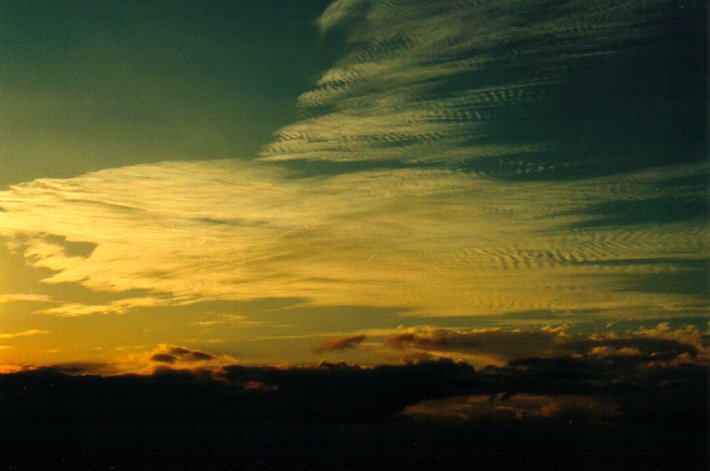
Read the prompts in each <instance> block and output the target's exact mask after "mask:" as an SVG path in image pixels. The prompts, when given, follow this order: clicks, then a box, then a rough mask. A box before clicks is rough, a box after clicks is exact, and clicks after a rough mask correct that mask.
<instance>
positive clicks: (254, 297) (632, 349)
mask: <svg viewBox="0 0 710 471" xmlns="http://www.w3.org/2000/svg"><path fill="white" fill-rule="evenodd" d="M704 8H705V7H704V5H703V4H702V2H699V1H676V0H673V1H671V0H630V1H626V2H617V1H606V0H601V1H596V2H588V1H582V0H570V1H565V2H549V1H543V0H502V1H485V0H484V1H453V0H443V1H429V0H411V1H405V2H400V1H394V0H384V1H368V0H336V1H333V2H326V1H307V2H306V1H302V2H300V1H299V2H296V1H294V2H279V1H276V0H269V1H262V2H248V1H230V2H216V1H214V2H213V1H196V0H195V1H191V0H180V1H170V2H167V1H165V2H163V1H155V2H134V1H129V0H125V1H109V2H90V1H84V0H71V1H69V0H67V1H61V2H47V1H39V0H32V1H25V2H14V1H0V101H1V102H2V103H3V106H2V107H1V109H0V268H1V269H0V365H1V367H2V371H5V372H17V371H25V370H31V369H33V368H38V367H47V366H50V367H51V366H55V367H56V366H59V367H62V368H79V369H80V370H81V371H85V372H90V373H96V374H103V375H115V374H121V373H142V374H150V373H153V372H156V371H158V370H160V369H161V368H163V369H164V368H174V369H184V370H186V371H188V370H189V371H195V370H196V369H206V370H210V371H221V372H222V373H221V374H225V375H227V376H228V373H225V371H226V372H229V371H232V370H228V369H225V368H238V367H237V366H235V365H246V366H243V367H244V368H246V367H247V366H249V367H253V368H257V367H261V368H271V367H279V368H289V367H291V368H295V367H302V368H309V367H313V366H314V365H318V364H320V363H321V362H323V361H327V362H340V361H344V362H346V363H348V364H353V365H359V366H358V368H359V367H360V366H362V367H374V366H375V365H380V366H378V368H384V367H385V366H386V365H391V366H392V367H394V365H403V364H408V363H411V362H417V361H422V360H439V361H454V362H458V363H456V364H457V365H462V364H466V365H471V366H472V367H474V368H485V367H487V366H488V367H497V368H512V367H513V366H514V365H518V366H519V365H521V364H523V363H515V362H524V361H529V359H530V358H536V359H538V360H539V361H552V359H553V358H560V357H569V358H576V359H578V360H579V359H583V360H584V361H589V362H597V363H598V362H601V360H604V361H612V362H613V361H621V360H620V359H627V360H628V359H633V360H634V361H636V362H637V364H638V365H646V366H648V365H649V364H654V365H656V366H658V365H661V366H664V365H665V366H668V367H670V366H677V365H696V366H697V365H706V364H707V335H708V334H707V333H708V320H709V319H710V318H709V317H708V296H709V295H710V288H709V284H708V276H709V272H708V267H709V259H708V253H709V252H708V248H709V247H708V245H709V243H708V241H709V240H710V239H709V238H708V211H709V207H708V194H707V188H708V187H707V183H708V163H707V98H708V96H707V88H708V87H707V63H706V57H707V44H706V32H705V28H706V21H705V20H706V18H705V11H704ZM580 361H581V360H580ZM629 361H630V360H629ZM597 363H594V364H595V365H597ZM511 365H513V366H511ZM525 368H528V367H527V366H526V367H525ZM254 371H261V370H254ZM269 371H271V370H269ZM279 371H280V370H279ZM294 371H300V370H294ZM378 371H383V370H378ZM387 371H389V370H387ZM526 371H527V370H526ZM624 371H626V370H624ZM255 374H256V373H255ZM259 374H261V373H259ZM294 374H295V373H294ZM257 376H258V375H257ZM272 379H273V378H272ZM260 381H261V380H260ZM274 381H276V382H277V383H278V381H280V380H278V379H277V380H274ZM464 389H465V388H464ZM524 392H525V391H524ZM525 393H526V394H528V396H521V397H522V399H520V401H522V403H524V404H526V405H525V407H528V406H529V405H530V404H538V405H539V406H540V408H541V409H540V410H543V409H544V407H546V406H547V405H549V404H547V405H546V403H544V404H543V402H544V401H543V402H540V401H541V400H540V399H539V396H535V395H534V394H532V393H531V392H530V391H527V392H525ZM531 394H532V395H531ZM419 399H426V398H424V397H422V398H419ZM578 400H579V399H572V400H571V401H572V403H574V401H578ZM460 401H461V400H459V402H458V403H452V402H449V403H446V404H443V405H442V404H441V403H437V404H434V405H432V404H429V405H427V404H424V405H420V406H418V409H416V410H414V411H413V412H412V411H410V412H412V413H416V414H421V415H427V414H431V413H433V412H432V411H435V412H436V414H444V415H445V413H444V412H442V410H447V411H450V410H457V411H458V412H457V413H464V412H465V413H480V409H481V407H479V405H478V404H479V403H480V401H479V399H475V398H474V399H470V400H469V402H466V403H462V402H460ZM477 401H478V402H477ZM526 401H527V402H526ZM536 401H537V402H536ZM454 402H455V401H454ZM541 404H542V405H541ZM402 407H404V405H401V407H400V409H401V408H402ZM530 407H532V406H530ZM535 407H537V406H535ZM462 410H463V411H464V412H461V411H462ZM472 411H473V412H472ZM476 411H478V412H476Z"/></svg>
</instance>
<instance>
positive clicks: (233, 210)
mask: <svg viewBox="0 0 710 471" xmlns="http://www.w3.org/2000/svg"><path fill="white" fill-rule="evenodd" d="M698 172H701V173H702V172H703V169H702V166H697V165H691V164H689V165H679V166H675V167H673V168H672V172H670V173H669V172H668V171H667V169H662V168H661V169H648V170H639V171H637V172H632V173H628V174H626V175H625V176H624V178H623V185H622V184H621V179H620V178H618V177H615V176H607V177H597V178H593V179H588V180H585V181H581V182H580V181H578V182H568V181H559V182H547V183H544V184H542V183H538V182H524V181H518V182H507V183H501V182H497V181H493V180H490V179H487V178H485V177H480V176H476V175H472V174H469V173H466V172H462V171H456V170H447V169H434V168H429V169H400V170H372V171H362V172H358V173H353V174H343V175H335V176H311V177H304V176H301V177H300V178H293V177H294V176H296V175H295V174H294V172H293V171H288V170H285V169H282V168H277V167H274V166H271V165H268V164H263V163H249V162H243V161H238V160H227V161H208V162H192V163H185V162H181V163H177V162H176V163H169V162H168V163H161V164H155V165H141V166H134V167H123V168H117V169H107V170H103V171H100V172H95V173H91V174H86V175H83V176H79V177H76V178H71V179H40V180H35V181H33V182H28V183H24V184H21V185H16V186H13V187H12V188H10V189H9V190H8V191H5V192H0V204H2V206H3V207H4V208H5V211H4V212H2V213H0V236H2V238H3V240H4V242H5V243H6V245H7V246H8V247H9V248H10V249H11V250H13V251H16V252H20V253H22V254H24V256H25V260H26V263H27V264H28V265H31V266H34V267H41V268H47V269H50V270H52V272H53V274H51V275H50V276H48V277H47V278H45V279H44V280H43V281H44V283H80V284H82V285H83V286H85V287H86V288H89V289H92V290H94V291H107V292H121V291H126V290H143V292H142V294H141V295H140V296H136V295H135V294H133V293H135V291H134V292H133V293H129V294H126V296H125V297H123V298H120V297H119V299H117V300H114V301H111V302H109V303H108V304H99V305H84V304H77V303H75V302H64V303H61V302H60V301H61V300H58V299H55V300H54V301H57V304H56V305H55V306H53V307H50V308H44V310H43V311H42V312H44V313H46V314H52V315H64V316H75V315H88V314H97V313H119V314H120V313H124V312H129V311H131V310H135V309H141V308H150V307H154V306H167V305H179V304H190V303H197V302H203V301H214V300H249V299H258V298H264V297H284V298H300V299H307V300H308V301H309V302H311V303H313V304H316V305H344V304H349V305H352V304H358V305H370V306H385V307H392V306H397V307H407V308H409V309H411V310H412V311H415V312H422V313H427V314H433V315H438V314H442V315H471V314H473V315H485V314H500V313H504V312H510V311H520V310H534V309H580V308H590V309H594V308H603V309H605V310H606V311H607V312H615V315H622V314H620V313H623V315H636V314H634V313H637V312H647V313H649V315H650V314H653V313H657V312H659V311H663V312H668V311H674V310H678V309H681V308H682V307H683V306H685V305H687V304H689V303H691V302H693V300H694V299H697V297H694V296H693V295H692V293H691V294H689V293H686V292H667V291H664V290H662V289H661V290H649V289H647V288H645V287H643V286H642V287H641V288H638V289H640V290H641V291H644V293H643V296H639V294H638V292H637V291H634V289H619V285H620V284H623V282H624V280H629V279H635V278H634V277H638V276H646V275H654V276H659V275H664V274H665V273H668V274H669V275H670V274H677V273H682V272H683V270H685V264H686V263H687V262H688V261H693V260H699V259H702V258H703V257H704V253H705V251H706V248H707V239H706V238H705V237H704V236H705V232H704V225H703V223H702V221H693V220H686V221H675V222H674V223H669V224H664V225H663V226H658V225H648V224H646V225H634V226H623V227H617V226H604V227H594V228H585V229H583V230H580V229H579V228H578V227H577V226H575V224H578V223H579V222H581V221H584V220H586V219H587V218H588V217H589V216H588V215H585V214H584V213H583V212H580V211H578V210H579V209H580V208H584V207H586V206H587V205H589V204H592V203H594V202H603V201H608V200H609V199H610V198H613V199H628V200H635V199H643V198H646V197H649V195H658V194H661V195H662V194H664V191H665V192H669V191H672V192H673V194H675V195H681V194H684V192H687V193H688V194H689V195H691V196H692V195H693V194H694V193H693V191H694V190H693V189H692V188H686V187H684V186H683V185H682V184H676V185H674V186H672V188H671V187H669V186H668V185H665V186H664V185H662V183H663V182H664V181H666V180H667V179H669V178H672V179H677V178H678V176H679V175H680V176H683V175H685V176H686V177H687V178H692V177H693V176H695V175H698ZM669 175H670V176H669ZM137 188H140V191H136V189H137ZM531 195H534V198H532V197H531ZM48 208H51V211H48ZM62 241H65V242H66V243H67V244H74V243H85V244H90V246H91V247H93V249H92V250H91V251H87V252H85V253H77V252H75V251H74V252H72V251H70V250H68V249H67V247H66V246H65V245H63V242H62ZM87 246H88V245H87ZM42 299H44V298H42Z"/></svg>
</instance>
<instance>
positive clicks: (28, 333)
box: [0, 329, 49, 339]
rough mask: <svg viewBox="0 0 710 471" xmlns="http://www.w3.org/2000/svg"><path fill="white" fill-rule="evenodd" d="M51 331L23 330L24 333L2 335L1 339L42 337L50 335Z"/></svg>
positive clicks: (0, 335) (0, 334)
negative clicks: (42, 335)
mask: <svg viewBox="0 0 710 471" xmlns="http://www.w3.org/2000/svg"><path fill="white" fill-rule="evenodd" d="M48 333H49V331H46V330H38V329H30V330H23V331H22V332H13V333H4V334H2V333H0V339H14V338H18V337H31V336H33V335H41V334H48Z"/></svg>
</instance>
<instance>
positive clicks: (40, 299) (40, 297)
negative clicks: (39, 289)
mask: <svg viewBox="0 0 710 471" xmlns="http://www.w3.org/2000/svg"><path fill="white" fill-rule="evenodd" d="M17 302H33V303H46V302H52V298H50V297H49V296H47V295H44V294H21V293H17V294H0V304H3V303H17Z"/></svg>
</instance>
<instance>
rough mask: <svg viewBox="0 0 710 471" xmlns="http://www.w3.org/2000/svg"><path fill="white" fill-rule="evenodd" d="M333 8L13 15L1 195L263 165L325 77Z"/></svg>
mask: <svg viewBox="0 0 710 471" xmlns="http://www.w3.org/2000/svg"><path fill="white" fill-rule="evenodd" d="M326 3H327V2H322V1H318V2H307V3H298V4H296V3H293V2H289V3H288V4H283V3H281V2H266V3H264V2H260V3H259V5H257V4H254V3H252V2H242V1H240V2H216V1H207V2H197V1H181V2H150V3H145V2H130V1H125V2H119V1H115V2H113V1H109V2H99V3H96V2H88V1H83V0H77V1H69V2H44V1H29V2H6V3H4V4H3V5H1V6H0V84H2V85H1V86H0V97H1V98H2V102H3V103H4V105H3V110H2V111H0V142H1V144H0V185H3V186H4V185H7V184H11V183H18V182H20V181H27V180H31V179H33V178H37V177H68V176H74V175H76V174H79V173H83V172H86V171H90V170H98V169H101V168H106V167H114V166H120V165H126V164H133V163H140V162H156V161H161V160H183V159H189V160H192V159H205V158H234V157H241V158H249V157H251V156H253V155H255V154H256V152H257V151H258V149H259V148H260V147H261V146H262V145H264V144H265V143H267V142H268V141H269V140H270V138H271V133H272V132H273V131H274V130H275V129H277V128H278V127H280V126H282V125H284V124H285V123H287V122H289V121H290V120H293V119H294V118H295V113H296V110H295V107H294V106H293V103H294V100H295V97H296V96H297V95H298V94H299V93H300V92H302V91H303V90H304V89H306V88H307V87H308V86H309V84H310V83H311V82H312V80H313V78H314V76H315V74H316V72H317V71H318V70H319V69H321V68H322V67H324V65H325V61H326V60H327V58H328V56H329V53H328V51H327V48H323V47H318V48H316V47H315V46H316V44H318V42H319V37H318V34H317V31H316V28H315V25H314V24H313V18H315V17H316V16H317V14H318V12H319V11H321V10H322V9H323V8H324V6H325V4H326Z"/></svg>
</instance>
